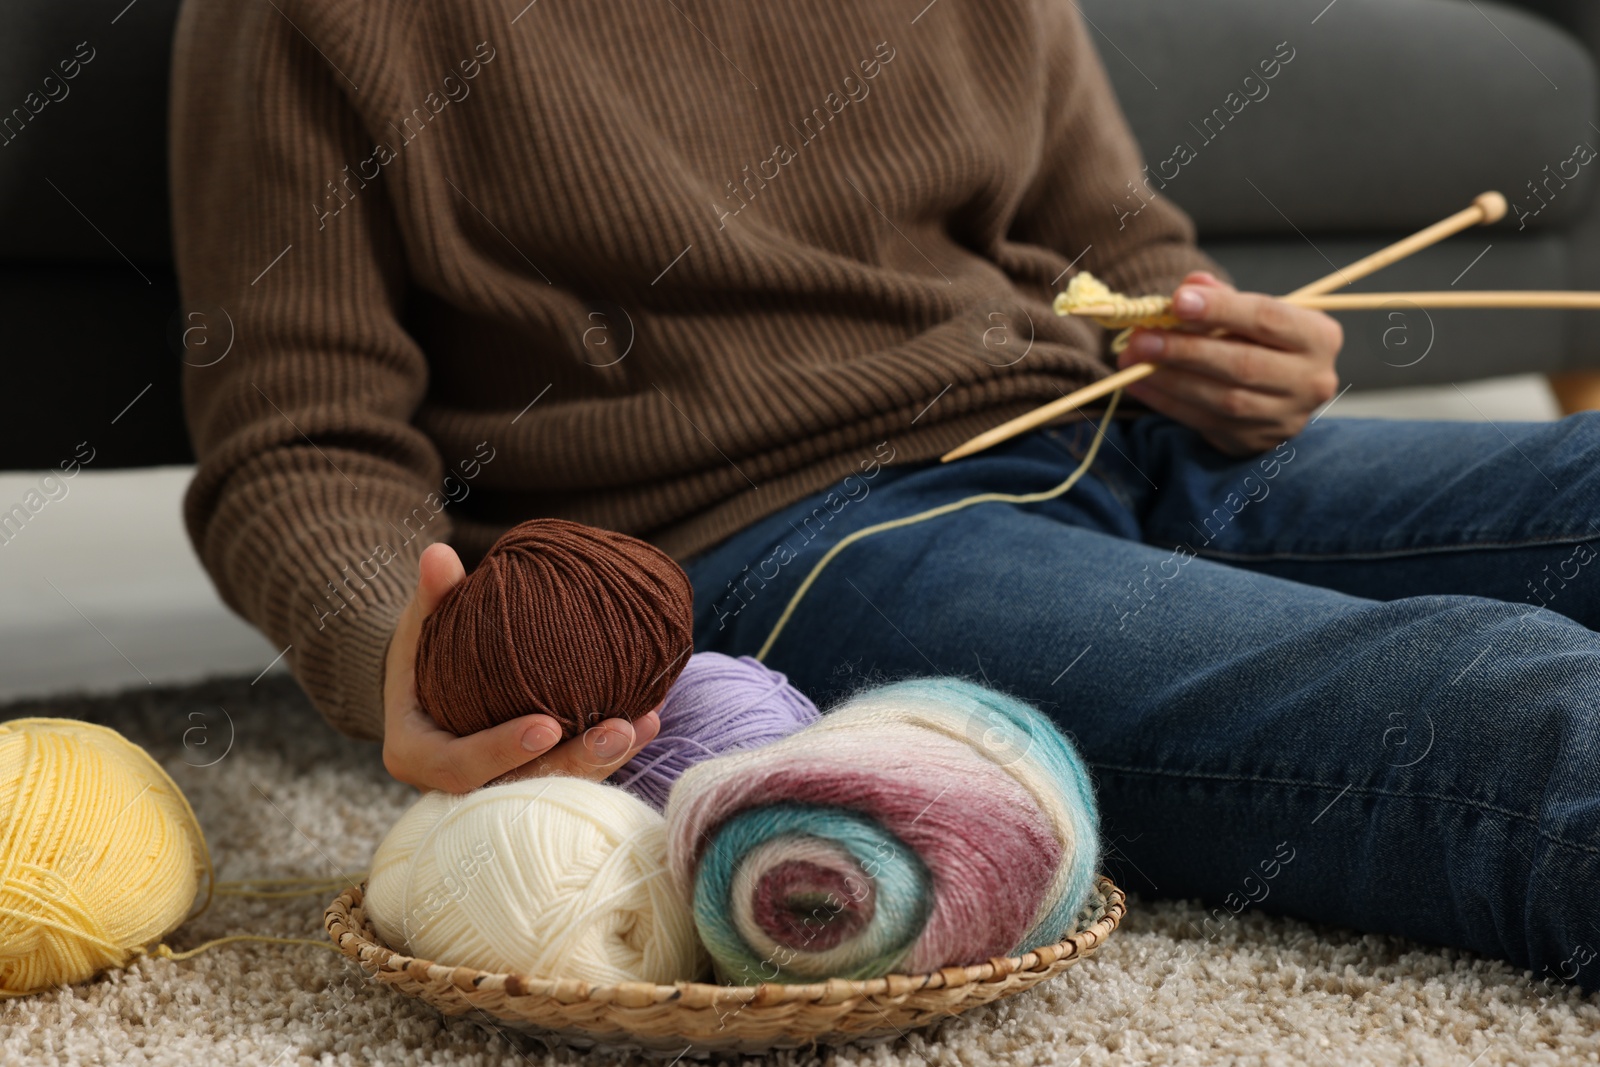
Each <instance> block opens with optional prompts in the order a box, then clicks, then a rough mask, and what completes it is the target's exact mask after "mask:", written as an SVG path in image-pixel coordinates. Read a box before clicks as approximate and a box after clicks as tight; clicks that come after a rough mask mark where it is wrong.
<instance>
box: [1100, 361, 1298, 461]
mask: <svg viewBox="0 0 1600 1067" xmlns="http://www.w3.org/2000/svg"><path fill="white" fill-rule="evenodd" d="M1165 373H1167V372H1163V374H1165ZM1171 373H1172V374H1173V375H1174V376H1176V375H1180V374H1182V373H1183V372H1181V371H1173V372H1171ZM1159 378H1160V376H1158V377H1156V378H1149V379H1146V380H1145V381H1142V382H1137V383H1135V384H1134V385H1130V386H1128V387H1127V389H1128V393H1129V395H1131V396H1133V397H1134V398H1135V399H1137V400H1139V401H1140V402H1141V403H1143V404H1144V405H1145V406H1147V407H1149V408H1150V409H1152V410H1154V411H1158V412H1160V413H1161V414H1163V415H1165V416H1167V417H1168V418H1170V419H1173V420H1175V421H1177V422H1180V423H1182V424H1183V425H1185V426H1187V427H1189V428H1190V429H1192V430H1195V431H1196V432H1198V433H1199V434H1200V435H1201V436H1202V437H1204V438H1205V439H1206V440H1207V441H1208V442H1210V443H1211V444H1212V445H1213V446H1214V447H1215V448H1216V449H1217V450H1218V451H1219V452H1222V453H1224V454H1225V455H1229V456H1249V455H1255V454H1256V453H1258V452H1264V451H1266V450H1267V449H1269V448H1272V447H1274V446H1276V445H1278V444H1280V443H1281V442H1283V441H1285V440H1287V439H1289V438H1290V437H1293V436H1294V435H1295V433H1297V432H1298V431H1299V430H1300V428H1301V426H1302V424H1303V422H1304V416H1303V415H1295V414H1292V413H1291V414H1289V415H1287V416H1286V417H1285V418H1283V419H1276V420H1270V419H1269V420H1263V421H1253V420H1245V419H1236V418H1231V417H1229V416H1226V415H1223V414H1221V413H1220V412H1218V411H1216V410H1215V409H1213V408H1212V407H1211V406H1210V405H1208V404H1205V403H1203V402H1201V401H1199V400H1196V399H1195V398H1194V397H1193V396H1190V395H1188V394H1185V393H1183V392H1180V391H1178V390H1179V389H1181V388H1182V385H1181V384H1180V385H1178V386H1176V387H1174V388H1173V389H1172V390H1171V391H1168V390H1167V389H1163V388H1162V387H1161V385H1160V384H1158V382H1159ZM1167 384H1168V385H1169V386H1170V385H1171V379H1169V380H1168V383H1167Z"/></svg>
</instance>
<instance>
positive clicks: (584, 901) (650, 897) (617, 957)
mask: <svg viewBox="0 0 1600 1067" xmlns="http://www.w3.org/2000/svg"><path fill="white" fill-rule="evenodd" d="M364 899H365V904H366V913H367V917H368V918H370V919H371V920H372V924H373V926H374V927H375V928H376V929H377V931H378V935H379V936H380V937H381V938H382V939H383V940H384V942H385V943H386V944H388V945H389V947H390V948H393V949H395V950H397V951H401V952H406V953H408V954H410V955H412V956H419V957H422V958H424V959H429V960H432V961H434V962H436V963H443V964H446V965H449V966H453V967H473V968H477V969H479V970H485V971H498V972H510V973H518V974H530V975H535V976H538V977H544V978H577V979H581V980H583V981H586V982H591V983H593V984H595V985H612V984H615V983H618V982H659V983H671V982H675V981H678V980H680V979H695V978H698V977H700V976H701V975H702V974H703V973H704V971H705V969H706V958H705V955H704V952H703V950H702V949H701V947H700V942H699V938H698V936H697V935H696V933H695V927H694V920H693V918H692V917H691V916H690V913H689V903H688V901H687V900H686V899H685V898H684V896H683V894H682V892H681V890H680V889H679V888H678V886H677V884H676V883H675V882H674V881H673V879H672V878H671V876H670V875H669V873H668V870H667V833H666V822H665V820H664V819H663V818H662V817H661V815H660V814H659V813H658V812H657V811H656V810H655V809H654V808H652V807H650V806H649V805H648V804H645V803H644V802H643V801H641V800H639V799H637V798H636V797H633V796H631V795H630V794H628V793H625V792H623V791H622V790H621V789H618V788H616V787H614V786H608V785H601V784H599V783H597V782H590V781H586V780H584V779H579V778H564V777H552V778H535V779H526V780H523V781H518V782H508V783H505V784H503V785H493V786H487V787H485V788H483V789H479V790H477V791H475V792H472V793H468V794H466V795H465V796H452V795H450V794H447V793H429V794H427V795H425V796H424V797H423V798H422V799H421V800H418V801H417V802H416V804H415V805H413V806H412V807H411V809H410V810H408V811H407V812H406V813H405V814H404V815H402V816H401V817H400V819H399V821H398V822H396V823H395V825H394V826H393V828H391V829H390V831H389V834H388V836H387V837H385V838H384V840H383V843H382V844H380V845H379V846H378V851H377V853H376V854H375V855H374V856H373V858H372V872H371V874H370V875H368V878H367V889H366V894H365V898H364Z"/></svg>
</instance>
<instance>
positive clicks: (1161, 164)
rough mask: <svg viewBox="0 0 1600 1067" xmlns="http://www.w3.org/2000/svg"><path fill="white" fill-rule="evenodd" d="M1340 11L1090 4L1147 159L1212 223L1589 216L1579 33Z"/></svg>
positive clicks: (1236, 229)
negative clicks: (1482, 206) (1474, 208)
mask: <svg viewBox="0 0 1600 1067" xmlns="http://www.w3.org/2000/svg"><path fill="white" fill-rule="evenodd" d="M1324 2H1325V0H1312V2H1307V3H1294V4H1286V3H1280V2H1267V0H1207V2H1206V3H1193V2H1191V0H1081V7H1082V9H1083V11H1084V13H1085V16H1086V18H1087V19H1088V20H1089V22H1090V25H1091V27H1092V32H1093V35H1094V38H1095V40H1096V43H1097V44H1098V46H1099V49H1100V54H1101V56H1102V57H1103V58H1104V60H1105V64H1106V68H1107V70H1108V71H1109V72H1110V75H1111V79H1112V82H1113V84H1114V85H1115V87H1116V90H1117V95H1118V97H1119V98H1120V100H1121V102H1122V105H1123V109H1124V111H1125V112H1126V113H1127V115H1128V119H1129V121H1130V123H1131V124H1132V126H1133V129H1134V131H1135V134H1136V135H1137V137H1138V139H1139V143H1140V145H1141V146H1142V147H1143V149H1144V153H1145V156H1146V159H1147V160H1148V161H1149V162H1150V163H1151V165H1152V170H1153V171H1158V172H1160V171H1164V173H1166V174H1170V175H1173V177H1171V179H1170V180H1166V181H1165V182H1164V183H1161V184H1164V185H1165V188H1164V189H1161V190H1160V191H1161V192H1163V193H1164V194H1165V195H1167V196H1170V197H1171V198H1172V199H1173V200H1174V201H1176V202H1177V203H1178V204H1180V205H1182V206H1183V207H1184V208H1185V209H1186V210H1188V211H1189V213H1190V214H1191V215H1193V216H1194V218H1195V221H1196V222H1197V223H1198V224H1199V226H1200V228H1201V232H1202V233H1203V234H1209V235H1223V234H1228V235H1249V234H1291V235H1292V234H1293V233H1294V232H1295V230H1296V229H1299V230H1301V231H1304V232H1308V233H1309V232H1315V231H1324V232H1326V231H1335V230H1353V231H1358V232H1359V231H1367V232H1381V231H1386V230H1391V231H1407V230H1413V229H1417V228H1420V227H1422V226H1425V225H1427V224H1428V223H1431V222H1433V221H1435V220H1437V219H1439V218H1441V217H1443V216H1444V215H1446V214H1449V213H1450V212H1451V211H1453V210H1455V209H1457V208H1459V207H1464V206H1465V205H1466V204H1467V203H1468V202H1469V201H1471V199H1472V198H1473V197H1474V196H1476V195H1478V194H1479V193H1481V192H1483V191H1484V190H1486V189H1499V190H1500V191H1501V192H1503V193H1505V194H1506V196H1507V198H1509V199H1510V200H1511V202H1512V204H1513V213H1512V217H1511V219H1510V221H1509V222H1508V223H1507V224H1506V225H1509V226H1510V227H1511V228H1512V229H1517V228H1519V216H1520V217H1521V221H1522V222H1524V223H1525V224H1526V227H1527V228H1528V229H1534V228H1546V227H1564V226H1567V225H1570V224H1571V223H1572V222H1573V221H1574V220H1576V219H1577V218H1579V217H1580V216H1582V214H1583V213H1584V211H1585V209H1586V208H1587V206H1588V203H1589V201H1590V199H1591V197H1592V195H1593V190H1594V186H1595V180H1596V172H1597V171H1600V158H1595V157H1596V152H1595V150H1600V115H1597V102H1600V101H1597V89H1596V84H1597V79H1596V69H1595V60H1594V56H1593V55H1592V54H1591V53H1590V52H1589V51H1588V50H1587V49H1586V48H1585V47H1584V46H1583V45H1582V44H1580V43H1579V42H1578V41H1577V40H1576V39H1575V38H1573V37H1572V36H1570V35H1568V34H1567V33H1566V32H1565V31H1563V30H1561V29H1559V28H1558V27H1556V26H1555V25H1553V24H1552V23H1549V22H1547V21H1545V20H1543V19H1541V18H1539V17H1537V16H1535V15H1532V14H1529V13H1528V12H1527V11H1524V10H1520V9H1517V8H1511V7H1507V6H1505V5H1503V4H1497V3H1491V2H1490V0H1475V2H1473V3H1465V2H1462V0H1333V3H1331V4H1327V5H1326V6H1324ZM1586 2H1592V0H1586ZM1263 64H1265V66H1263ZM1268 74H1271V75H1272V76H1271V77H1270V78H1269V77H1267V75H1268ZM1579 144H1586V145H1588V146H1590V150H1589V151H1587V152H1585V151H1575V149H1576V148H1577V146H1578V145H1579ZM1185 146H1187V148H1188V151H1187V152H1185V151H1184V148H1185ZM1585 157H1587V158H1585ZM1169 160H1171V161H1173V162H1170V163H1169V162H1168V161H1169ZM1547 167H1548V168H1549V170H1548V171H1547V170H1546V169H1545V168H1547ZM1563 174H1564V175H1565V177H1563V176H1562V175H1563ZM1530 185H1537V186H1538V188H1539V190H1540V197H1542V199H1540V198H1536V197H1535V195H1534V193H1533V192H1531V191H1530ZM1130 202H1131V203H1132V205H1133V206H1137V203H1138V202H1137V201H1134V200H1132V198H1131V197H1130ZM1110 209H1111V208H1110V207H1108V210H1110Z"/></svg>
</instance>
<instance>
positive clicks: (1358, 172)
mask: <svg viewBox="0 0 1600 1067" xmlns="http://www.w3.org/2000/svg"><path fill="white" fill-rule="evenodd" d="M963 2H978V0H963ZM1059 2H1063V3H1067V2H1074V0H1059ZM1077 2H1079V4H1080V7H1081V9H1082V10H1083V12H1084V14H1085V16H1086V17H1087V18H1088V19H1089V21H1090V23H1091V25H1092V27H1093V32H1094V33H1095V35H1096V40H1097V41H1099V43H1100V45H1101V49H1102V53H1103V55H1104V56H1105V59H1106V66H1107V69H1108V70H1109V71H1110V73H1111V77H1112V79H1113V81H1114V82H1115V84H1116V87H1117V90H1118V92H1119V94H1120V95H1121V97H1122V100H1123V103H1124V106H1125V109H1126V111H1127V112H1128V115H1129V117H1130V120H1131V122H1132V125H1133V128H1134V130H1135V133H1136V134H1137V136H1138V138H1139V140H1140V142H1141V144H1142V145H1143V146H1144V149H1145V152H1146V154H1147V156H1148V157H1149V159H1150V160H1151V161H1152V163H1153V164H1154V165H1156V166H1157V167H1159V166H1160V165H1161V164H1162V163H1163V162H1165V161H1167V160H1169V159H1170V158H1172V157H1173V154H1174V149H1175V147H1176V146H1177V145H1178V144H1179V143H1181V142H1186V141H1193V142H1194V143H1195V150H1194V153H1193V155H1194V158H1192V159H1189V160H1187V161H1186V162H1184V163H1182V164H1178V165H1177V172H1176V177H1173V178H1172V179H1170V180H1168V181H1166V182H1165V185H1166V188H1165V190H1164V195H1168V196H1171V197H1172V199H1173V200H1175V201H1176V202H1178V203H1179V204H1181V205H1183V206H1184V207H1185V208H1187V209H1188V210H1189V211H1190V212H1191V213H1192V214H1193V215H1194V217H1195V218H1196V220H1197V221H1198V222H1199V224H1200V230H1201V234H1202V239H1203V240H1204V243H1205V245H1206V247H1207V248H1208V249H1210V250H1211V251H1212V252H1213V253H1214V254H1215V255H1216V256H1217V258H1218V259H1219V260H1221V262H1222V263H1223V264H1225V265H1226V266H1227V267H1228V269H1229V270H1230V271H1231V272H1232V273H1233V274H1234V275H1235V276H1236V278H1237V279H1238V281H1239V282H1240V283H1241V284H1244V285H1247V286H1250V287H1252V288H1258V289H1264V290H1268V291H1282V290H1286V289H1289V288H1292V287H1294V286H1295V285H1298V284H1300V283H1302V282H1304V281H1307V280H1309V279H1311V278H1313V277H1317V276H1319V275H1321V274H1324V273H1326V272H1328V271H1329V270H1331V269H1332V268H1331V267H1330V266H1329V263H1330V262H1332V263H1344V262H1347V261H1349V260H1351V259H1354V258H1356V257H1357V256H1359V255H1361V254H1364V253H1365V252H1367V251H1370V250H1372V249H1373V248H1375V247H1377V246H1378V245H1380V244H1382V243H1384V242H1385V241H1387V240H1390V239H1392V238H1393V237H1394V236H1397V235H1399V234H1402V233H1405V232H1408V231H1410V230H1413V229H1416V228H1419V227H1421V226H1423V225H1425V224H1427V223H1429V222H1432V221H1433V220H1434V219H1436V218H1438V217H1440V216H1442V215H1444V214H1447V213H1448V212H1450V211H1452V210H1454V209H1456V208H1457V207H1460V206H1463V205H1465V204H1466V203H1467V202H1468V201H1469V200H1470V199H1471V198H1472V197H1473V196H1474V195H1476V194H1477V193H1478V192H1480V191H1482V190H1484V189H1487V188H1491V187H1495V188H1499V189H1501V190H1503V191H1504V192H1505V193H1506V194H1507V195H1508V196H1511V197H1512V198H1513V200H1516V199H1517V198H1518V197H1519V195H1520V196H1521V197H1522V198H1523V199H1524V200H1527V198H1528V197H1529V195H1530V194H1528V193H1527V191H1526V188H1525V186H1526V183H1528V182H1530V181H1535V180H1542V179H1544V177H1545V172H1544V170H1543V168H1544V167H1545V166H1546V165H1549V166H1551V167H1555V168H1560V167H1562V165H1563V162H1564V161H1567V160H1569V159H1571V158H1572V149H1573V147H1574V146H1575V144H1576V143H1578V142H1579V141H1580V140H1585V139H1589V140H1590V143H1592V144H1593V145H1595V146H1596V147H1600V117H1597V114H1596V108H1597V103H1600V100H1597V88H1596V73H1595V51H1596V49H1600V12H1597V11H1596V10H1595V9H1597V8H1600V3H1596V2H1595V0H1540V2H1534V0H1529V2H1528V3H1526V4H1523V5H1519V6H1515V7H1508V6H1506V5H1505V4H1504V3H1492V2H1489V0H1334V2H1333V3H1332V4H1331V5H1330V4H1328V3H1327V0H1077ZM177 5H178V0H138V2H136V3H132V4H129V5H127V6H125V7H124V6H123V5H122V4H119V3H113V4H111V5H109V6H106V5H93V6H89V5H81V4H66V3H59V2H55V0H13V2H12V3H10V4H9V5H8V10H7V11H6V18H5V23H6V28H5V32H4V33H3V34H0V345H3V350H4V351H5V352H6V353H7V354H9V355H10V356H11V357H12V358H10V359H9V360H7V362H6V374H7V386H8V389H7V395H8V396H9V397H10V399H11V400H12V403H11V404H10V406H9V409H8V410H7V412H6V414H5V415H4V417H3V418H0V467H5V468H11V469H17V468H26V467H53V466H55V465H56V464H57V463H59V462H60V461H61V460H62V459H64V458H67V457H70V456H72V455H73V454H74V450H75V448H76V447H77V443H78V442H80V441H84V440H85V439H87V440H89V441H91V442H92V443H93V445H94V447H95V448H96V460H95V464H96V466H97V467H110V466H134V465H147V464H155V463H173V462H183V461H185V460H186V459H188V457H189V448H188V443H187V440H186V438H185V434H184V429H183V422H182V418H181V414H180V410H179V393H178V381H177V379H178V370H179V367H180V356H181V353H182V351H183V349H182V347H181V343H180V342H179V340H178V338H179V335H180V334H181V332H182V329H183V326H184V324H183V323H182V322H181V321H180V319H179V315H178V310H177V300H176V290H175V286H174V283H173V279H172V273H171V255H170V249H169V241H168V219H169V213H168V204H167V195H166V174H165V143H164V142H165V138H164V128H165V121H166V95H167V68H168V63H169V59H170V54H171V52H170V50H171V41H172V29H173V22H174V19H175V16H176V12H177ZM1282 42H1287V45H1286V47H1287V48H1288V49H1290V50H1292V51H1293V58H1292V59H1290V60H1289V61H1288V62H1287V63H1282V62H1281V61H1280V66H1279V68H1278V69H1277V71H1276V74H1275V76H1274V77H1273V78H1271V79H1270V80H1263V79H1262V77H1261V70H1260V66H1259V64H1260V63H1261V61H1262V60H1264V59H1269V58H1271V57H1273V56H1274V54H1275V53H1276V51H1277V50H1278V46H1279V45H1280V43H1282ZM1285 54H1287V53H1285ZM68 71H71V72H72V76H71V77H70V78H69V77H66V74H67V72H68ZM1252 73H1254V75H1255V79H1256V81H1255V83H1253V84H1254V85H1255V86H1256V87H1252V86H1251V85H1250V84H1247V83H1246V82H1245V79H1246V77H1247V76H1250V75H1252ZM47 78H49V79H51V80H50V81H48V82H47V80H46V79H47ZM1260 86H1266V89H1265V90H1263V89H1262V88H1261V87H1260ZM1231 92H1237V93H1238V94H1239V95H1238V97H1237V98H1235V99H1236V100H1237V99H1247V98H1248V96H1249V95H1250V94H1254V95H1256V96H1258V97H1259V99H1256V100H1250V101H1249V102H1248V104H1247V105H1246V106H1244V107H1243V108H1240V109H1239V110H1238V113H1237V114H1232V113H1231V111H1232V108H1233V107H1237V106H1238V105H1237V103H1236V102H1235V103H1232V105H1231V106H1230V98H1229V96H1228V94H1229V93H1231ZM29 94H37V95H35V96H33V97H31V98H30V95H29ZM47 96H48V97H51V99H49V102H48V103H46V104H44V105H43V106H42V107H38V113H37V114H32V113H31V111H30V110H29V109H28V108H25V107H24V104H25V101H28V100H30V99H31V100H32V101H34V102H35V104H34V106H35V107H37V101H38V100H40V99H42V98H46V97H47ZM16 108H24V110H23V112H22V113H21V115H20V117H19V115H18V112H17V111H16V110H14V109H16ZM1218 108H1221V109H1223V111H1222V113H1221V115H1215V114H1214V113H1215V111H1216V109H1218ZM1208 115H1213V116H1214V117H1213V118H1212V119H1211V127H1210V128H1209V136H1208V135H1207V128H1206V127H1205V123H1206V120H1207V116H1208ZM1191 123H1193V124H1194V126H1191ZM1196 127H1199V128H1198V129H1197V128H1196ZM1597 169H1600V168H1597V167H1596V166H1594V165H1584V166H1582V167H1581V168H1580V170H1579V173H1578V174H1577V175H1576V177H1574V178H1572V179H1571V180H1569V181H1566V183H1565V186H1564V187H1562V188H1559V190H1558V191H1557V192H1556V193H1555V195H1553V196H1551V197H1550V199H1549V203H1548V204H1547V205H1546V206H1544V207H1543V208H1542V209H1541V210H1540V211H1539V213H1538V214H1537V215H1535V216H1531V217H1530V218H1529V219H1528V224H1527V225H1526V227H1525V228H1524V229H1523V230H1522V231H1521V232H1519V231H1518V229H1517V223H1516V221H1515V220H1514V219H1513V220H1512V221H1510V222H1509V223H1507V224H1505V225H1502V226H1501V227H1498V228H1496V229H1494V230H1493V231H1484V232H1476V233H1471V234H1467V235H1464V236H1463V237H1461V238H1458V239H1456V240H1454V241H1452V242H1450V243H1449V244H1447V245H1444V246H1442V247H1440V248H1438V249H1436V250H1434V251H1433V252H1432V253H1429V254H1427V255H1423V256H1419V257H1417V259H1416V260H1414V261H1412V262H1409V263H1407V264H1405V265H1403V266H1401V267H1397V268H1394V269H1393V270H1391V271H1388V272H1385V273H1384V274H1382V275H1381V276H1379V277H1378V278H1375V279H1373V281H1372V283H1370V284H1371V286H1372V287H1382V288H1447V287H1448V286H1449V285H1450V283H1451V282H1452V280H1453V279H1455V278H1456V277H1457V275H1459V274H1460V273H1461V271H1462V270H1463V269H1464V268H1466V267H1467V266H1468V264H1469V263H1473V262H1474V257H1476V256H1477V255H1478V254H1479V252H1481V251H1482V250H1483V249H1484V248H1485V247H1487V246H1488V245H1490V244H1492V245H1493V248H1492V249H1491V250H1490V251H1488V252H1487V253H1486V254H1485V255H1483V256H1482V258H1481V259H1478V260H1476V261H1475V265H1473V266H1472V268H1471V270H1470V271H1468V272H1467V274H1466V276H1465V277H1464V278H1462V279H1461V283H1460V284H1461V286H1462V287H1463V288H1464V287H1467V286H1473V287H1480V288H1481V287H1508V288H1516V287H1540V288H1557V287H1559V288H1566V287H1582V288H1600V205H1597V204H1596V198H1595V195H1594V185H1595V176H1594V171H1596V170H1597ZM1168 172H1169V173H1172V170H1171V167H1170V166H1169V167H1168ZM1551 187H1552V189H1554V188H1555V186H1554V185H1552V186H1551ZM1137 203H1138V200H1137V199H1132V198H1130V200H1129V209H1131V207H1132V206H1133V205H1136V204H1137ZM1111 209H1112V207H1111V205H1108V210H1111ZM1395 314H1398V315H1399V318H1395V317H1394V316H1393V315H1390V314H1384V313H1377V314H1367V315H1360V316H1350V317H1348V318H1347V321H1346V326H1347V333H1348V335H1349V347H1348V351H1347V353H1346V356H1345V358H1344V360H1343V362H1342V370H1343V372H1344V374H1345V376H1346V378H1347V379H1349V380H1351V381H1353V382H1355V383H1356V384H1357V385H1359V386H1362V387H1382V386H1390V385H1400V384H1408V383H1414V382H1422V381H1444V380H1456V379H1467V378H1474V377H1482V376H1486V375H1494V374H1504V373H1512V372H1516V371H1525V370H1535V371H1541V372H1549V371H1556V370H1561V369H1571V368H1577V367H1600V315H1595V314H1591V315H1588V316H1580V315H1560V314H1553V313H1552V314H1546V313H1535V312H1502V313H1487V312H1457V313H1438V312H1436V313H1434V314H1433V315H1432V316H1431V317H1430V316H1421V315H1419V314H1416V313H1406V312H1404V311H1398V312H1396V313H1395ZM1424 351H1425V352H1426V354H1425V356H1423V358H1421V359H1420V360H1418V359H1417V358H1416V357H1417V354H1418V353H1420V352H1424ZM1406 364H1408V365H1406ZM130 402H131V403H132V406H131V407H130V406H129V404H130Z"/></svg>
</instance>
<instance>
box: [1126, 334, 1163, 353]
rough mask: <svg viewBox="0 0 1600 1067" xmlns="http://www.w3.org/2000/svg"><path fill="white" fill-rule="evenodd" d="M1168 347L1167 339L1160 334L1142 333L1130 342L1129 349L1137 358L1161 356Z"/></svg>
mask: <svg viewBox="0 0 1600 1067" xmlns="http://www.w3.org/2000/svg"><path fill="white" fill-rule="evenodd" d="M1166 347H1167V339H1166V338H1164V337H1162V336H1161V335H1160V334H1159V333H1140V334H1136V335H1134V338H1133V340H1131V341H1129V342H1128V349H1129V351H1131V352H1132V353H1133V354H1134V355H1136V356H1159V355H1160V354H1161V350H1162V349H1163V348H1166Z"/></svg>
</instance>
